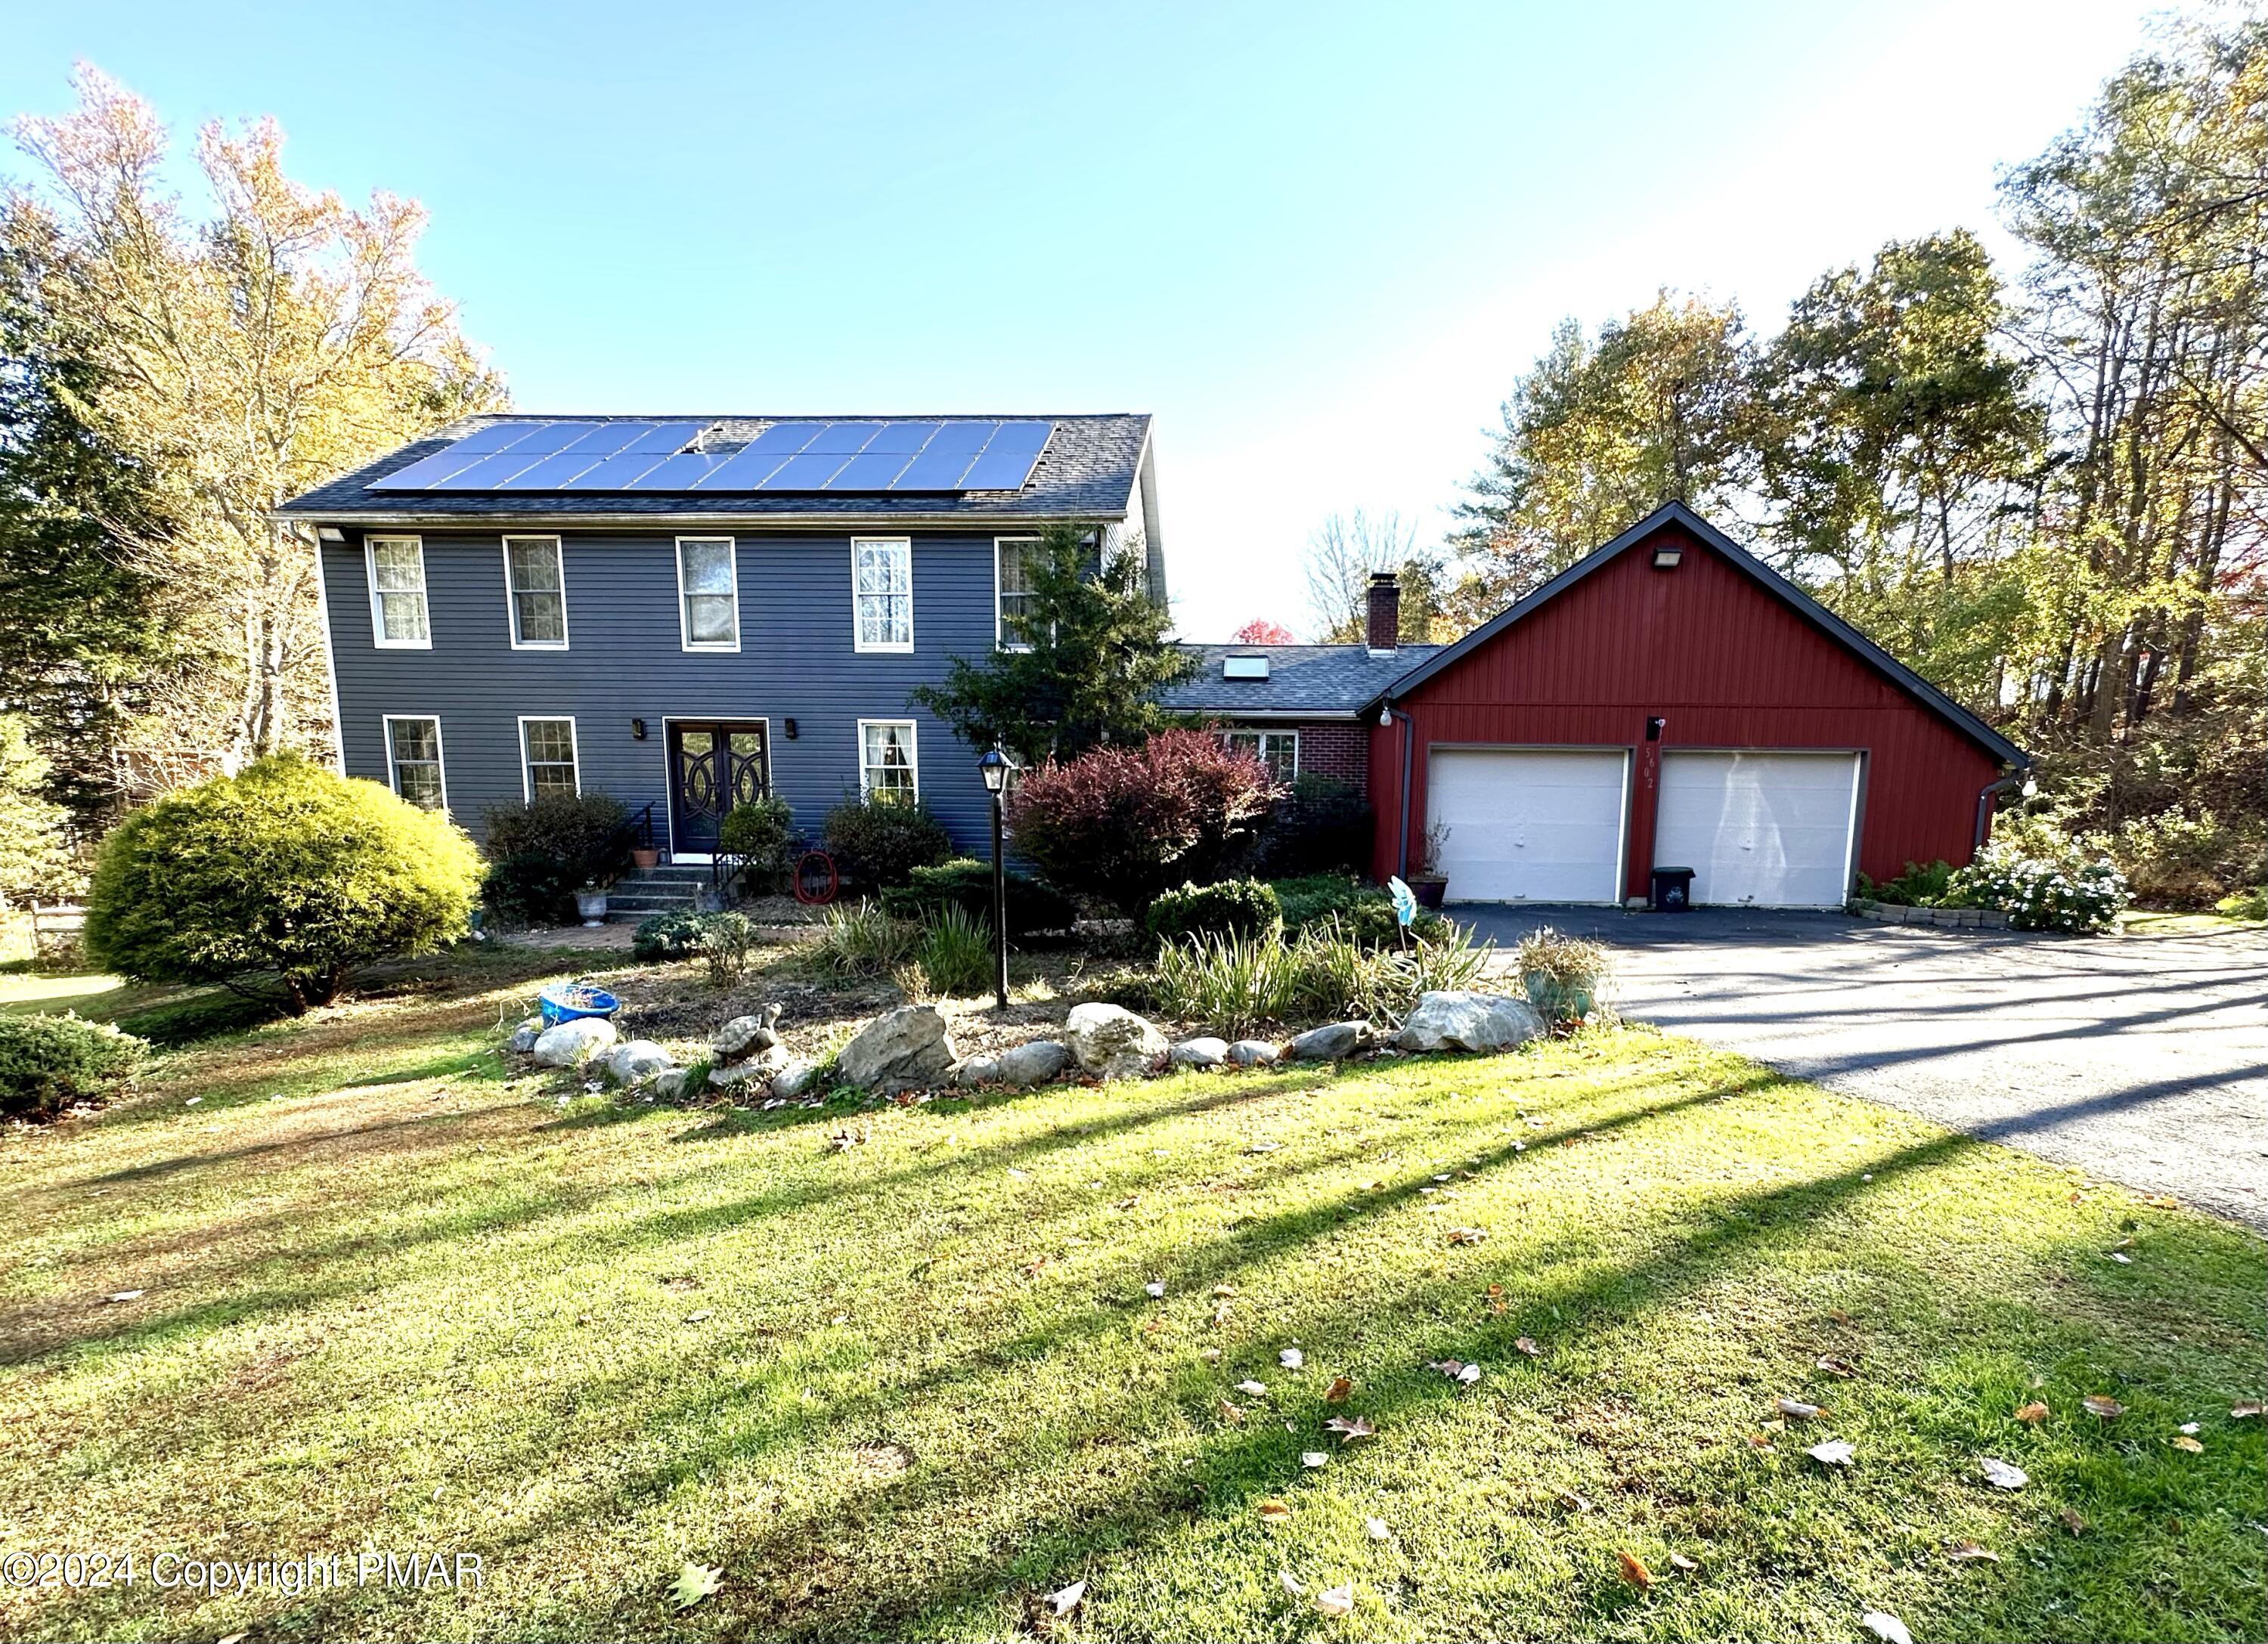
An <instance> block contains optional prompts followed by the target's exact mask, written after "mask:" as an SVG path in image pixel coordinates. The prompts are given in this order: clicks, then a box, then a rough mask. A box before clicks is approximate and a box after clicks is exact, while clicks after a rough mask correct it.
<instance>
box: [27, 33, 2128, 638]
mask: <svg viewBox="0 0 2268 1644" xmlns="http://www.w3.org/2000/svg"><path fill="white" fill-rule="evenodd" d="M2147 15H2148V13H2147V11H2146V10H2145V9H2144V8H2142V7H2139V6H2137V5H2135V4H2109V3H2103V0H2042V3H2035V0H2008V3H2007V4H1993V3H1991V0H1901V3H1900V4H1896V5H1885V4H1861V5H1830V4H1821V3H1820V0H1737V3H1734V4H1726V3H1723V0H1719V3H1715V4H1707V5H1698V6H1697V5H1694V4H1690V0H1687V3H1685V4H1631V5H1622V6H1615V7H1606V6H1580V5H1571V4H1564V0H1562V3H1559V4H1509V3H1499V4H1477V5H1470V6H1449V5H1418V4H1410V5H1379V4H1369V5H1359V6H1358V5H1338V4H1321V3H1318V0H1302V3H1300V4H1285V5H1281V6H1271V7H1258V6H1242V5H1222V4H1211V5H1189V6H1183V5H1176V4H1155V5H1145V6H1139V7H1137V6H1127V5H1121V6H1110V7H1104V6H1096V5H1076V4H1074V5H1064V4H1055V5H1047V6H1038V5H1035V6H1022V5H1006V4H999V5H991V4H977V3H976V0H961V3H960V4H952V5H949V6H945V5H941V6H899V5H887V4H867V5H863V6H858V7H847V6H822V5H813V4H797V5H793V6H772V5H714V6H711V5H705V4H685V3H682V0H681V3H679V4H671V5H669V6H667V7H653V8H640V7H631V6H624V5H622V4H607V5H595V4H549V5H540V6H539V5H535V4H516V5H478V4H473V5H463V4H421V3H418V0H396V3H395V4H387V5H384V6H305V5H294V6H289V7H283V6H277V7H259V6H243V5H228V4H195V5H180V4H163V5H155V4H152V5H138V6H135V5H110V4H89V3H87V0H79V3H78V4H72V5H70V6H62V5H50V6H41V7H38V8H36V9H33V8H24V7H19V8H17V9H16V11H15V14H14V15H12V16H11V18H10V19H9V20H8V22H7V24H6V25H5V33H6V37H7V49H6V51H5V52H4V53H0V110H5V111H9V112H23V111H58V110H60V109H61V108H63V106H65V105H66V104H67V101H68V90H67V87H66V84H65V80H66V77H67V75H68V73H69V71H70V65H71V63H72V62H73V61H74V60H76V59H82V58H83V59H85V60H88V61H91V62H94V63H95V64H97V65H98V66H99V67H100V68H102V69H103V70H105V71H107V72H108V73H109V74H111V75H113V76H114V77H117V78H119V79H121V80H122V81H124V82H125V83H126V84H129V85H130V86H132V87H133V88H134V89H135V90H136V91H137V92H140V93H142V95H144V97H146V98H148V99H150V100H151V102H153V103H154V104H155V105H156V106H157V107H158V111H159V112H160V114H162V115H164V116H165V117H166V119H167V120H168V121H171V122H173V124H174V126H175V128H176V129H177V130H178V131H179V132H180V133H181V135H182V136H183V137H184V138H186V137H187V136H188V132H189V131H190V130H191V129H192V128H194V126H195V124H196V123H198V122H199V121H203V120H205V119H208V118H211V117H214V116H222V117H226V118H236V117H240V116H248V115H254V114H275V115H276V116H277V117H278V118H279V119H280V120H281V121H282V122H283V124H284V129H285V131H286V133H287V135H288V138H289V148H288V149H287V159H288V163H289V164H290V165H291V169H292V171H293V172H294V174H295V175H297V176H298V177H299V178H300V179H301V180H305V181H307V182H310V183H313V184H317V185H320V186H322V187H331V188H335V189H337V190H339V191H340V192H341V193H342V194H347V195H349V196H350V197H357V196H362V195H366V194H368V193H369V192H370V191H371V190H372V189H373V188H386V189H389V190H392V191H394V192H396V193H400V194H409V195H413V196H415V197H416V198H418V199H420V200H422V201H423V202H424V203H425V204H426V206H427V207H428V209H430V210H431V215H432V225H431V229H430V231H429V232H428V235H427V238H426V239H425V242H424V246H423V254H422V261H423V266H424V268H425V269H426V271H427V272H428V274H429V275H431V277H432V279H433V280H434V282H435V283H436V284H437V286H438V288H439V289H440V290H441V291H442V292H443V293H444V294H445V295H446V296H448V297H451V298H453V299H454V300H455V301H457V302H458V303H460V305H461V309H462V320H463V325H464V327H465V329H466V331H467V332H468V334H469V335H471V336H472V337H473V338H474V339H475V341H478V342H479V343H481V344H482V345H483V346H484V347H486V348H487V349H489V350H490V354H491V356H492V358H493V360H494V362H495V363H497V365H498V366H500V367H501V368H502V369H503V370H504V371H505V372H506V373H507V375H508V376H509V378H510V379H511V382H512V390H513V393H514V395H515V397H516V399H517V400H518V402H519V404H520V405H521V406H522V407H526V408H528V409H532V410H560V411H673V412H687V411H708V410H720V411H722V410H732V411H852V412H869V411H949V410H968V411H1085V410H1141V411H1149V412H1152V413H1154V414H1155V415H1156V416H1157V418H1158V429H1157V440H1158V450H1159V458H1160V489H1161V512H1162V515H1163V526H1164V536H1165V539H1166V547H1167V555H1168V559H1169V562H1170V569H1171V574H1172V577H1173V582H1174V587H1175V608H1176V612H1177V614H1178V617H1179V619H1180V621H1181V625H1182V630H1183V632H1184V633H1186V634H1189V635H1191V636H1193V637H1199V638H1206V637H1219V636H1221V635H1225V634H1226V631H1227V630H1228V629H1229V628H1233V627H1234V626H1235V625H1236V624H1237V623H1239V622H1241V621H1242V620H1245V619H1246V618H1248V617H1251V616H1256V615H1265V616H1270V617H1273V618H1276V619H1277V620H1282V621H1285V622H1287V623H1290V624H1292V625H1293V626H1295V627H1303V626H1304V625H1305V624H1306V622H1307V620H1308V613H1307V608H1306V602H1305V598H1304V594H1303V592H1302V590H1301V586H1300V576H1299V561H1300V551H1301V549H1302V547H1303V545H1304V544H1305V542H1306V541H1307V537H1308V534H1309V533H1310V532H1312V531H1313V530H1314V527H1315V526H1316V525H1318V524H1319V523H1320V522H1321V521H1322V519H1323V518H1324V517H1326V516H1327V515H1329V514H1330V513H1332V512H1334V511H1335V510H1351V509H1353V508H1356V507H1363V508H1366V509H1369V510H1388V509H1398V510H1401V511H1402V512H1403V515H1404V516H1405V517H1411V518H1414V519H1415V520H1416V521H1417V522H1418V525H1419V528H1420V531H1421V532H1422V534H1423V536H1424V537H1425V539H1432V538H1434V537H1437V536H1438V535H1439V534H1440V532H1441V531H1442V530H1443V529H1444V528H1445V527H1446V525H1447V511H1446V510H1447V507H1448V505H1449V504H1451V503H1454V500H1455V499H1456V496H1457V495H1458V492H1459V488H1460V487H1461V485H1462V482H1463V481H1465V480H1466V479H1467V478H1468V477H1469V475H1470V474H1471V473H1472V472H1473V470H1474V468H1475V466H1476V465H1477V463H1478V462H1479V461H1480V459H1481V458H1482V457H1483V455H1484V451H1485V449H1486V440H1485V434H1484V430H1485V429H1486V428H1488V427H1489V426H1491V425H1492V424H1493V423H1494V422H1495V421H1496V407H1497V406H1498V404H1499V402H1500V401H1501V400H1503V398H1504V397H1505V395H1506V393H1508V392H1509V391H1510V389H1511V386H1512V382H1513V377H1514V376H1515V375H1516V374H1517V373H1518V372H1520V371H1521V370H1523V369H1524V368H1525V367H1526V366H1527V365H1528V363H1529V362H1530V361H1532V360H1533V358H1534V357H1535V355H1536V353H1537V352H1538V351H1539V350H1540V349H1542V348H1543V344H1544V342H1545V341H1546V339H1547V337H1548V334H1549V333H1550V327H1551V326H1552V324H1553V323H1554V322H1555V321H1557V319H1560V318H1561V317H1562V316H1564V315H1566V314H1571V313H1572V314H1575V315H1578V316H1580V318H1582V319H1584V320H1586V321H1587V322H1592V323H1594V322H1596V321H1597V320H1599V319H1602V318H1604V317H1606V316H1608V315H1610V314H1614V313H1616V312H1621V311H1624V310H1626V309H1628V308H1630V307H1631V306H1633V305H1639V304H1643V303H1645V302H1646V301H1647V300H1649V299H1650V297H1652V294H1653V291H1654V290H1655V288H1656V287H1657V286H1661V285H1665V284H1667V285H1671V286H1675V287H1678V288H1680V289H1683V290H1699V291H1705V292H1707V293H1709V294H1711V295H1712V296H1716V297H1727V296H1729V297H1738V298H1739V299H1740V300H1741V302H1742V305H1744V306H1745V308H1746V309H1747V310H1748V312H1749V315H1750V317H1751V319H1752V321H1755V322H1761V323H1762V324H1763V325H1764V326H1765V327H1770V326H1771V325H1772V324H1773V323H1775V322H1776V320H1777V317H1778V314H1779V312H1782V311H1783V310H1784V308H1785V305H1786V303H1787V301H1788V299H1789V298H1790V297H1793V296H1794V295H1795V294H1796V293H1797V292H1798V291H1799V290H1801V289H1802V287H1803V286H1804V285H1805V284H1807V283H1808V282H1809V281H1810V280H1811V279H1812V278H1813V277H1814V276H1815V275H1817V274H1818V273H1819V272H1821V271H1822V270H1823V269H1825V268H1829V267H1830V266H1833V265H1837V264H1840V263H1844V262H1847V261H1852V260H1855V259H1860V258H1863V257H1865V256H1866V255H1867V254H1868V253H1870V252H1871V251H1872V250H1873V248H1874V246H1877V245H1879V244H1880V243H1881V241H1882V240H1884V239H1889V238H1891V237H1896V236H1910V235H1913V234H1918V233H1922V232H1926V231H1930V230H1933V229H1938V228H1943V227H1948V226H1951V225H1954V224H1968V225H1970V226H1974V227H1977V228H1980V229H1989V228H1990V226H1991V211H1992V183H1993V176H1994V168H1995V166H1996V165H2000V164H2005V163H2007V162H2010V161H2014V160H2017V159H2021V158H2026V157H2028V156H2029V155H2030V154H2032V153H2034V152H2035V151H2036V150H2038V149H2039V148H2041V147H2042V146H2043V144H2044V143H2046V142H2047V141H2048V140H2049V139H2050V138H2051V137H2052V136H2054V135H2055V134H2056V133H2057V132H2058V130H2060V129H2062V128H2065V127H2066V126H2068V125H2069V124H2071V123H2072V122H2073V121H2074V120H2075V119H2076V118H2077V117H2078V115H2079V114H2080V110H2081V108H2082V107H2083V106H2084V105H2085V103H2086V101H2087V100H2088V98H2089V96H2090V95H2091V94H2092V92H2093V91H2094V89H2095V86H2096V84H2098V83H2099V82H2100V81H2101V80H2102V78H2103V77H2105V76H2106V75H2108V74H2109V73H2110V72H2111V71H2112V70H2114V69H2115V68H2116V67H2117V65H2118V64H2119V62H2122V61H2123V60H2124V57H2125V56H2126V55H2129V54H2130V53H2131V52H2132V51H2133V50H2134V49H2135V48H2137V47H2139V46H2140V45H2142V44H2143V43H2145V41H2146V39H2147V33H2146V19H2147ZM7 169H9V170H11V171H16V170H18V169H19V166H18V161H17V159H16V158H14V157H11V159H10V160H9V162H8V165H7ZM1992 238H1993V243H1994V244H1995V246H1996V249H1999V248H2005V241H2002V240H2000V239H1999V238H1998V237H1997V236H1994V237H1992Z"/></svg>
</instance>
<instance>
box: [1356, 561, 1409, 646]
mask: <svg viewBox="0 0 2268 1644" xmlns="http://www.w3.org/2000/svg"><path fill="white" fill-rule="evenodd" d="M1401 633H1402V579H1401V578H1400V577H1399V576H1395V574H1394V573H1393V572H1392V571H1373V572H1372V573H1371V574H1370V610H1369V613H1368V616H1367V619H1366V621H1365V622H1364V624H1363V636H1364V638H1366V639H1367V640H1368V641H1369V642H1370V654H1371V655H1372V656H1373V657H1390V656H1392V655H1393V654H1394V651H1395V646H1396V644H1397V643H1398V642H1399V639H1400V635H1401Z"/></svg>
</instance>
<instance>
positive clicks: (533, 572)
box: [504, 537, 567, 650]
mask: <svg viewBox="0 0 2268 1644" xmlns="http://www.w3.org/2000/svg"><path fill="white" fill-rule="evenodd" d="M504 602H505V604H507V605H510V606H511V607H512V649H513V650H566V649H567V562H566V559H565V556H564V555H563V554H561V553H560V551H559V539H558V538H556V537H506V538H505V539H504Z"/></svg>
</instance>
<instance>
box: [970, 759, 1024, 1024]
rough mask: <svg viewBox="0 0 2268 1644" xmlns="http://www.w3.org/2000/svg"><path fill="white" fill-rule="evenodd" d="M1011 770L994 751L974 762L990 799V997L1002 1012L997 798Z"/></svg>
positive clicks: (1004, 968)
mask: <svg viewBox="0 0 2268 1644" xmlns="http://www.w3.org/2000/svg"><path fill="white" fill-rule="evenodd" d="M1015 768H1016V767H1014V766H1013V764H1011V763H1010V762H1009V760H1008V756H1007V755H1006V754H1005V753H1003V752H1000V750H999V749H998V748H993V749H991V750H990V751H989V752H987V753H986V754H985V755H984V757H983V759H981V760H977V761H976V774H978V775H979V776H982V777H983V779H984V791H985V792H986V793H988V794H990V795H991V796H992V996H993V998H994V1000H995V1001H996V1002H998V1004H999V1007H1000V1009H1003V1010H1005V1009H1007V1008H1008V870H1007V864H1006V863H1005V862H1003V861H1002V860H1001V852H1000V796H1001V794H1002V793H1004V792H1005V791H1006V789H1007V786H1008V773H1009V772H1011V771H1013V770H1014V769H1015Z"/></svg>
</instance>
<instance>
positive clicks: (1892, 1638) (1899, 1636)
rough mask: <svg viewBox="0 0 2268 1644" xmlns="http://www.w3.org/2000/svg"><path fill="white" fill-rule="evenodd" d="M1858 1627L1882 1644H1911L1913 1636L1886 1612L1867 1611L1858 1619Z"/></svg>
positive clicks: (1903, 1625)
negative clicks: (1872, 1635)
mask: <svg viewBox="0 0 2268 1644" xmlns="http://www.w3.org/2000/svg"><path fill="white" fill-rule="evenodd" d="M1859 1626H1862V1627H1864V1628H1866V1629H1867V1632H1869V1633H1873V1634H1874V1636H1875V1637H1876V1638H1878V1639H1880V1640H1882V1644H1913V1634H1912V1633H1909V1632H1907V1631H1906V1624H1905V1623H1904V1622H1903V1621H1901V1620H1899V1619H1898V1618H1896V1616H1894V1615H1892V1614H1890V1613H1889V1611H1886V1610H1869V1611H1867V1613H1866V1614H1865V1615H1863V1616H1860V1617H1859Z"/></svg>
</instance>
